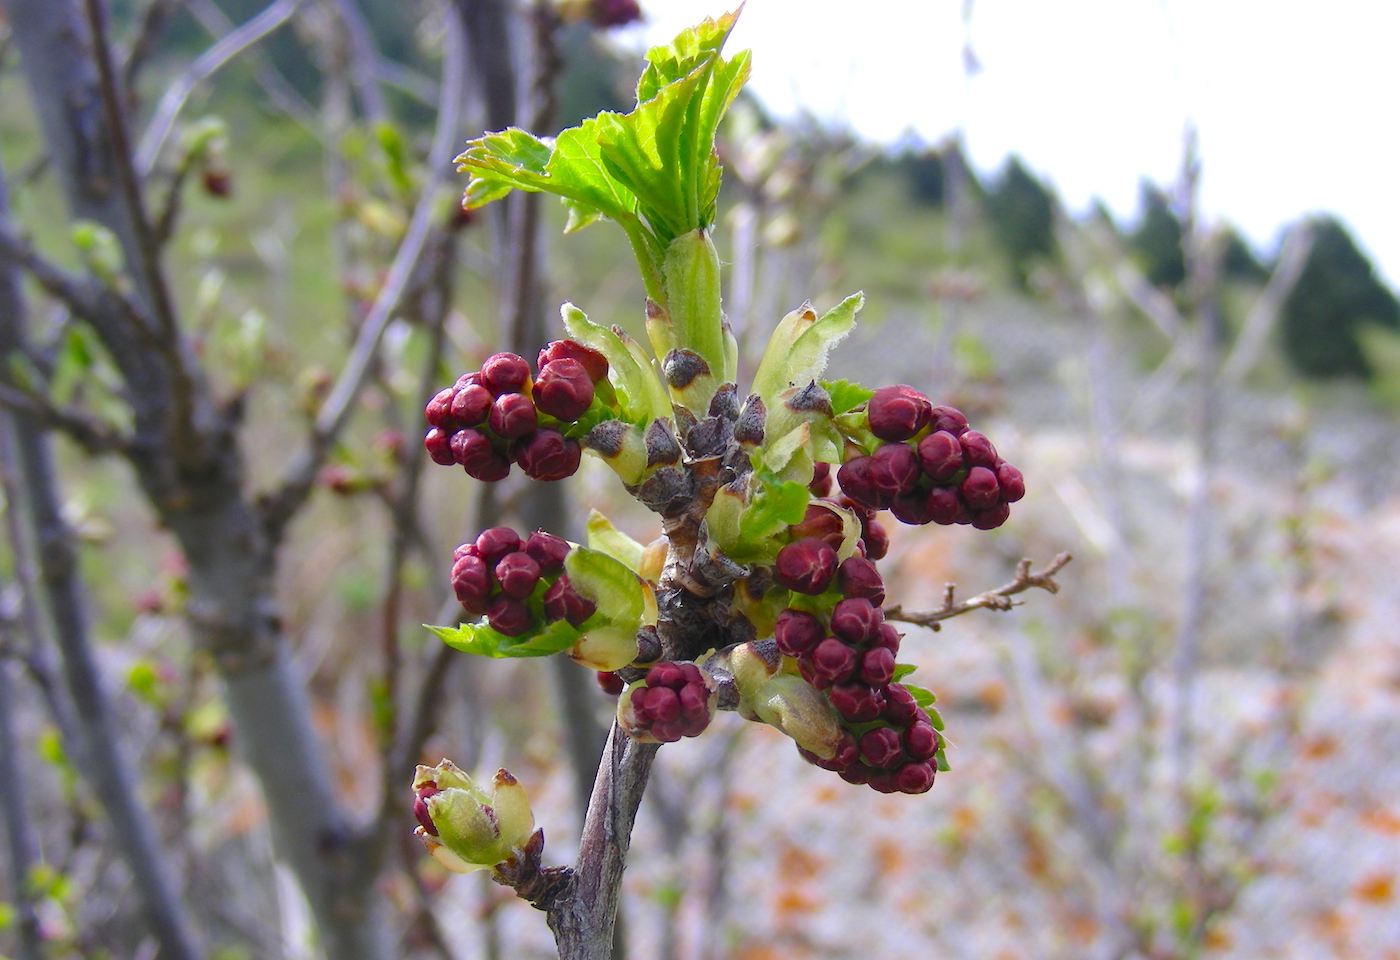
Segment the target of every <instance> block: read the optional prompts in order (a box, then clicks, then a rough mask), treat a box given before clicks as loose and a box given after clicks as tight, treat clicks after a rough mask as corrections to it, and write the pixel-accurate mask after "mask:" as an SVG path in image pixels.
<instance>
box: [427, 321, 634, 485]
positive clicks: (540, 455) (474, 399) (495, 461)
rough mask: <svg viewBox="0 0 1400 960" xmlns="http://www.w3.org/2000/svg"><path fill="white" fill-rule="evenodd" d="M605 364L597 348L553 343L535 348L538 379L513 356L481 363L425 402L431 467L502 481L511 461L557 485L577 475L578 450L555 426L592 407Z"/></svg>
mask: <svg viewBox="0 0 1400 960" xmlns="http://www.w3.org/2000/svg"><path fill="white" fill-rule="evenodd" d="M607 374H608V361H607V359H606V358H605V357H604V356H603V355H602V354H601V353H598V352H597V351H596V350H591V349H589V348H588V347H585V346H583V345H582V344H579V343H574V342H573V341H571V340H557V341H555V342H554V343H551V344H550V345H549V346H547V347H545V348H544V349H543V350H541V351H540V356H539V376H538V377H535V378H533V379H532V378H531V376H530V365H529V364H528V363H526V362H525V359H524V358H523V357H520V356H517V355H516V354H513V353H497V354H494V355H492V356H490V357H487V358H486V362H485V363H483V364H482V365H481V369H480V370H477V371H475V372H473V373H468V374H465V375H464V376H462V377H461V378H460V379H458V381H457V382H456V383H455V384H453V385H452V386H450V387H448V388H446V389H445V390H441V391H439V392H438V393H437V394H436V395H435V396H434V397H433V398H432V399H431V400H429V401H428V405H427V407H426V408H425V409H424V411H423V412H424V416H425V417H426V418H427V420H428V425H429V427H430V429H429V430H428V433H427V436H425V437H424V438H423V445H424V446H425V447H426V448H427V450H428V455H429V456H430V457H432V458H433V461H434V462H435V463H440V464H442V465H443V466H450V465H452V464H454V463H455V464H460V465H461V466H462V467H463V469H465V470H466V471H467V473H468V474H469V475H471V476H472V477H475V478H476V479H477V480H486V481H495V480H503V479H505V478H506V476H508V475H509V474H510V466H511V463H512V462H514V463H515V464H516V465H517V466H519V467H520V469H522V470H524V471H525V473H526V475H527V476H529V477H531V478H532V479H535V480H562V479H563V478H565V477H568V476H571V475H573V473H574V472H575V471H576V470H578V465H579V459H580V456H581V454H582V448H581V447H580V446H579V444H578V441H577V440H573V439H570V438H567V437H565V436H564V433H563V431H562V430H561V429H560V428H559V427H560V425H561V424H569V423H574V422H576V421H577V420H578V419H579V418H580V417H582V416H583V415H584V414H585V413H586V412H587V411H588V408H589V407H590V406H591V405H592V403H593V397H594V394H595V386H596V384H597V383H598V382H599V381H601V380H603V379H604V378H605V377H606V376H607Z"/></svg>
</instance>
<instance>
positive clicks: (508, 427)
mask: <svg viewBox="0 0 1400 960" xmlns="http://www.w3.org/2000/svg"><path fill="white" fill-rule="evenodd" d="M487 423H488V424H490V426H491V429H492V430H493V431H495V433H496V435H497V436H498V437H501V438H503V439H505V440H519V439H520V438H521V437H523V436H525V435H526V434H529V433H533V432H534V429H535V427H536V426H538V425H539V415H538V414H537V413H536V412H535V405H534V403H533V402H531V400H530V398H529V397H527V396H525V394H523V393H503V394H501V395H500V396H499V397H497V398H496V402H495V403H493V404H492V405H491V414H490V416H489V417H488V418H487Z"/></svg>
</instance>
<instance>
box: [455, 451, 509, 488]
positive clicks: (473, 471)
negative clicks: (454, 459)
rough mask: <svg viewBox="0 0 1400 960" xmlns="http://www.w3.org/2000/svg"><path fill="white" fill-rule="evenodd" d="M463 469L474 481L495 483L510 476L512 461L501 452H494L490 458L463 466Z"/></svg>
mask: <svg viewBox="0 0 1400 960" xmlns="http://www.w3.org/2000/svg"><path fill="white" fill-rule="evenodd" d="M462 469H463V470H466V471H467V476H469V477H471V478H472V479H474V480H481V481H482V482H484V483H495V482H496V481H498V480H504V479H505V478H506V477H508V476H510V461H509V460H507V459H506V455H505V454H504V453H502V452H501V451H499V450H492V451H491V452H490V454H489V455H488V456H486V457H484V458H483V459H481V460H479V461H475V462H473V463H464V464H462Z"/></svg>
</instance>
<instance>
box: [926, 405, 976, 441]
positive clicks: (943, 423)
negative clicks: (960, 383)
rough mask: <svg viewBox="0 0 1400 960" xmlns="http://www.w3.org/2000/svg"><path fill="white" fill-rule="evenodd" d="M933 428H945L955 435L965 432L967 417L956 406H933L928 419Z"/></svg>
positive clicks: (958, 435)
mask: <svg viewBox="0 0 1400 960" xmlns="http://www.w3.org/2000/svg"><path fill="white" fill-rule="evenodd" d="M929 425H930V427H931V429H933V430H935V431H936V430H947V431H948V432H949V433H951V434H952V435H953V436H955V437H960V436H962V435H963V434H964V433H966V432H967V417H966V416H964V415H963V412H962V411H961V410H959V409H958V408H957V407H934V408H933V416H932V418H930V420H929Z"/></svg>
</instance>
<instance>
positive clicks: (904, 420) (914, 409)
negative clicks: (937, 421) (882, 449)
mask: <svg viewBox="0 0 1400 960" xmlns="http://www.w3.org/2000/svg"><path fill="white" fill-rule="evenodd" d="M865 410H866V416H867V418H868V419H869V421H870V432H871V433H873V434H875V436H877V437H879V438H880V439H881V440H890V441H901V440H908V439H910V438H911V437H913V436H914V434H916V433H918V432H919V431H920V430H922V429H923V428H924V427H925V426H927V425H928V422H929V420H930V419H931V418H932V417H933V405H932V404H930V403H929V400H928V397H926V396H924V395H923V394H922V393H920V392H919V391H917V390H915V389H914V388H913V387H911V386H908V385H907V384H903V383H901V384H899V385H898V386H894V387H881V388H880V389H879V390H876V391H875V393H874V395H873V396H872V397H871V398H870V399H869V400H868V401H867V402H866V406H865Z"/></svg>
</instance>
